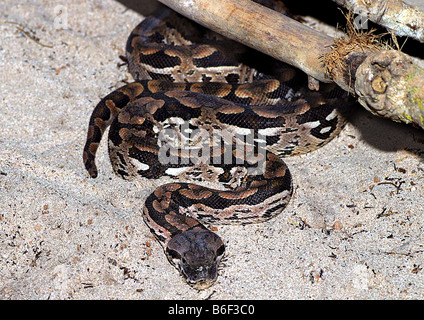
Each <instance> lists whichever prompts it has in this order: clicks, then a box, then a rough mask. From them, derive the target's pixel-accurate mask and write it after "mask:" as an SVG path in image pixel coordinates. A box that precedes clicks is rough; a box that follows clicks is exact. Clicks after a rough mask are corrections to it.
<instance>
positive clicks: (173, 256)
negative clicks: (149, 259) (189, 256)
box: [166, 248, 181, 259]
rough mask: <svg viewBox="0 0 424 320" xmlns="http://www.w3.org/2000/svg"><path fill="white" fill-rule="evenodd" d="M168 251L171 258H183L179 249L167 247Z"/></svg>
mask: <svg viewBox="0 0 424 320" xmlns="http://www.w3.org/2000/svg"><path fill="white" fill-rule="evenodd" d="M166 253H167V255H168V256H169V257H170V258H171V259H181V255H180V254H179V253H178V251H175V250H172V249H169V248H166Z"/></svg>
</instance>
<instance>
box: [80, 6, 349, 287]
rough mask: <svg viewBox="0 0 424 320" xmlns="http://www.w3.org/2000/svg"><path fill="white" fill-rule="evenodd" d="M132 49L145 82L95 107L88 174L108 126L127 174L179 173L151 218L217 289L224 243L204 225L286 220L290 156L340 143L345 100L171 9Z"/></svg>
mask: <svg viewBox="0 0 424 320" xmlns="http://www.w3.org/2000/svg"><path fill="white" fill-rule="evenodd" d="M126 50H127V60H128V66H129V70H130V72H131V74H132V75H133V77H134V78H135V80H136V81H135V82H133V83H129V84H127V85H124V86H123V87H121V88H119V89H117V90H115V91H114V92H112V93H110V94H108V95H107V96H106V97H104V98H103V99H102V100H101V101H100V102H99V104H98V105H97V106H96V107H95V109H94V111H93V112H92V115H91V118H90V121H89V127H88V134H87V140H86V144H85V147H84V156H83V157H84V164H85V167H86V169H87V170H88V172H89V174H90V176H91V177H93V178H95V177H96V176H97V168H96V165H95V155H96V151H97V148H98V146H99V143H100V141H101V138H102V135H103V134H104V132H105V130H106V128H107V127H108V126H110V129H109V139H108V141H109V155H110V160H111V163H112V167H113V169H114V171H115V173H116V174H117V175H119V176H121V177H122V178H124V179H128V180H130V179H134V178H137V177H145V178H148V179H158V178H160V177H164V176H166V177H171V178H172V179H173V182H171V183H166V184H163V185H161V186H159V187H157V188H156V189H155V190H154V191H153V192H152V193H151V194H150V195H149V196H148V197H147V199H146V201H145V204H144V207H143V210H142V214H143V218H144V221H145V223H146V224H147V226H148V227H149V229H150V231H151V232H152V233H153V234H154V235H155V237H156V238H157V240H158V241H159V242H160V243H161V245H162V246H163V248H164V251H165V254H166V256H167V257H168V260H169V261H170V262H171V263H172V264H173V265H174V266H175V267H176V268H177V269H178V270H179V271H180V273H181V274H182V275H183V277H184V278H185V280H186V281H187V283H188V284H190V285H191V286H192V287H194V288H197V289H205V288H208V287H210V286H211V285H212V284H213V283H214V282H215V280H216V278H217V274H218V266H219V262H220V260H221V258H222V256H223V255H224V252H225V245H224V243H223V241H222V239H221V238H220V237H219V236H218V235H217V234H216V233H215V232H213V231H211V230H210V229H208V228H207V227H206V226H205V224H206V225H210V224H246V223H254V222H262V221H266V220H268V219H271V218H273V217H275V216H276V215H278V214H279V213H280V212H281V211H282V210H283V209H284V208H285V207H286V206H287V204H288V202H289V200H290V198H291V195H292V191H293V187H292V177H291V175H290V172H289V170H288V168H287V166H286V165H285V163H284V162H283V161H282V160H281V157H284V156H288V155H293V154H301V153H305V152H308V151H311V150H314V149H317V148H319V147H321V146H322V145H324V144H326V143H327V142H328V141H330V140H331V139H332V138H334V137H335V136H336V135H337V134H338V133H339V132H340V130H341V128H342V126H343V124H344V117H343V116H342V114H341V113H340V112H339V111H337V109H338V108H341V109H343V103H345V102H344V100H343V99H340V98H339V97H338V96H337V95H334V94H333V93H332V91H331V90H328V91H325V90H324V91H323V92H314V91H309V90H308V89H307V88H304V85H303V84H302V86H298V85H297V83H296V81H294V80H293V79H294V77H293V75H294V74H295V72H293V70H292V69H291V68H288V67H286V66H285V65H283V64H282V63H279V62H276V61H272V60H271V59H270V58H269V57H263V56H258V54H257V53H256V55H255V54H253V58H249V57H250V56H249V54H250V52H251V51H249V50H247V49H246V48H245V47H243V46H241V45H240V44H238V43H235V42H233V41H231V40H228V39H225V38H223V37H221V36H219V35H218V34H215V33H213V32H211V31H207V30H206V29H204V28H202V27H201V26H199V25H197V24H194V23H193V22H191V21H189V20H188V19H185V18H183V17H182V16H179V15H178V14H176V13H174V12H172V11H171V10H168V9H165V10H162V11H161V12H160V13H157V14H155V15H152V16H149V17H147V18H145V19H144V20H143V21H142V22H141V23H140V24H139V25H138V26H137V27H136V28H135V29H134V30H133V32H132V33H131V35H130V36H129V39H128V41H127V48H126ZM246 52H247V53H246ZM246 57H247V58H246ZM258 57H260V58H258ZM252 61H253V64H255V62H257V61H261V62H265V63H264V64H263V65H265V66H266V67H265V69H267V70H268V71H269V70H271V73H272V72H273V73H274V74H273V75H272V76H270V75H268V74H266V73H265V72H262V71H261V70H260V69H258V68H256V66H255V67H251V66H250V65H248V64H247V63H249V62H252ZM289 81H290V83H293V84H294V86H288V85H287V83H288V82H289ZM202 181H213V182H215V183H219V184H220V185H221V186H222V188H211V187H209V186H205V185H204V184H202Z"/></svg>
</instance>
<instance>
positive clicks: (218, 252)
mask: <svg viewBox="0 0 424 320" xmlns="http://www.w3.org/2000/svg"><path fill="white" fill-rule="evenodd" d="M224 252H225V246H224V245H222V246H220V247H219V248H218V250H216V256H217V257H221V256H222V255H223V254H224Z"/></svg>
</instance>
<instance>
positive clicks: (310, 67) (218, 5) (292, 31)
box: [159, 0, 424, 128]
mask: <svg viewBox="0 0 424 320" xmlns="http://www.w3.org/2000/svg"><path fill="white" fill-rule="evenodd" d="M159 1H160V2H162V3H163V4H165V5H167V6H169V7H170V8H172V9H174V10H175V11H177V12H179V13H180V14H182V15H184V16H186V17H188V18H189V19H192V20H194V21H196V22H197V23H199V24H201V25H203V26H205V27H207V28H210V29H212V30H214V31H216V32H218V33H220V34H222V35H224V36H226V37H228V38H230V39H233V40H236V41H238V42H241V43H243V44H245V45H247V46H250V47H252V48H254V49H257V50H259V51H261V52H264V53H266V54H268V55H270V56H272V57H274V58H276V59H278V60H281V61H283V62H286V63H288V64H291V65H293V66H295V67H297V68H299V69H301V70H302V71H304V72H305V73H307V74H308V75H310V76H312V77H313V78H315V79H317V80H320V81H323V82H331V81H334V82H335V83H337V84H338V85H339V86H340V87H341V88H343V89H344V90H346V91H349V92H351V93H353V94H354V95H356V96H358V97H359V101H360V102H361V104H363V105H364V106H365V107H366V108H367V109H368V110H370V111H371V112H373V113H375V114H378V115H380V116H384V117H388V118H390V119H392V120H394V121H403V122H406V123H412V124H414V125H416V126H420V127H421V128H424V110H423V109H424V108H423V101H424V92H423V89H421V88H424V86H423V85H422V84H423V83H424V72H423V69H421V68H419V67H418V66H417V65H416V64H414V63H413V61H412V60H411V58H410V57H408V56H407V55H405V54H402V53H400V52H397V51H388V52H387V51H384V50H383V47H382V46H381V45H380V44H378V43H377V44H375V43H374V42H376V41H375V37H372V36H371V35H370V34H357V33H351V34H349V36H350V37H347V38H346V39H347V40H344V39H341V40H340V39H338V40H336V39H334V38H332V37H330V36H327V35H324V34H321V33H319V32H317V31H315V30H313V29H311V28H309V27H307V26H304V25H302V24H301V23H299V22H297V21H295V20H292V19H290V18H288V17H286V16H283V15H281V14H279V13H277V12H275V11H273V10H270V9H267V8H265V7H263V6H261V5H258V4H256V3H253V2H251V1H249V0H214V1H210V0H159ZM367 1H370V0H367ZM379 53H381V54H382V55H379ZM329 57H330V58H329ZM390 59H392V60H390ZM323 60H324V61H325V64H324V63H323ZM329 61H330V62H329ZM331 61H332V62H331ZM363 63H365V64H364V65H362V64H363ZM399 63H400V64H402V65H403V66H405V67H404V68H402V67H396V65H399ZM357 70H358V73H357ZM367 70H368V71H367ZM383 88H384V89H383Z"/></svg>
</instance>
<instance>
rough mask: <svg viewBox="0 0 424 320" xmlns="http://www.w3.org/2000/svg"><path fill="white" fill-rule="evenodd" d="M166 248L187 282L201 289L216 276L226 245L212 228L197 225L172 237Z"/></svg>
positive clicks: (167, 253)
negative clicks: (197, 226)
mask: <svg viewBox="0 0 424 320" xmlns="http://www.w3.org/2000/svg"><path fill="white" fill-rule="evenodd" d="M165 252H166V255H167V257H168V259H169V261H170V262H171V263H172V264H173V265H175V267H176V268H177V269H178V270H179V271H180V272H181V274H182V275H183V277H184V278H185V280H186V281H187V283H188V284H189V285H190V286H192V287H194V288H195V289H198V290H204V289H207V288H209V287H210V286H211V285H212V284H213V283H214V282H215V280H216V278H217V277H218V264H219V261H220V260H221V258H222V256H223V255H224V252H225V245H224V243H223V242H222V240H221V238H220V237H219V236H218V235H216V234H215V233H213V232H212V231H209V230H205V229H200V228H196V229H192V230H187V231H183V232H181V233H179V234H177V235H175V236H174V237H172V239H171V240H169V242H168V245H167V246H166V250H165Z"/></svg>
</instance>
